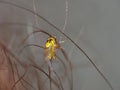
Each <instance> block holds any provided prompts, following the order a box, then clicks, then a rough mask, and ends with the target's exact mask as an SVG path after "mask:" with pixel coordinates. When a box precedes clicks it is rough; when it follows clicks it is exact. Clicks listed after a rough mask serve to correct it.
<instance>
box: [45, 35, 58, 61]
mask: <svg viewBox="0 0 120 90" xmlns="http://www.w3.org/2000/svg"><path fill="white" fill-rule="evenodd" d="M57 46H58V44H57V41H56V39H55V38H54V37H49V38H48V39H47V42H46V43H45V48H46V50H45V51H46V52H45V55H46V59H47V60H52V59H56V48H57Z"/></svg>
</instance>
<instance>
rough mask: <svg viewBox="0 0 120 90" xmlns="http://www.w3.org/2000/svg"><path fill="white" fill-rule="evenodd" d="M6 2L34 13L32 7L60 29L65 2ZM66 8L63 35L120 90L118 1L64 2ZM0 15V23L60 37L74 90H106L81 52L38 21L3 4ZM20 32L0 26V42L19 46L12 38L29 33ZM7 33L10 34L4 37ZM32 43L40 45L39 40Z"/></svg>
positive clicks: (17, 0)
mask: <svg viewBox="0 0 120 90" xmlns="http://www.w3.org/2000/svg"><path fill="white" fill-rule="evenodd" d="M4 1H5V0H4ZM6 1H9V2H13V3H15V4H18V5H21V6H23V7H25V8H29V9H31V10H35V9H34V4H35V8H36V12H37V13H39V14H40V15H41V16H43V17H44V18H46V19H47V20H49V21H50V22H52V23H53V24H55V25H56V26H57V27H58V28H60V29H62V28H63V26H64V21H65V14H66V12H65V7H66V4H65V2H66V1H65V0H34V4H33V0H6ZM68 7H69V8H68V20H67V25H66V29H65V30H64V32H65V34H67V35H68V36H69V37H70V38H72V39H73V40H74V41H75V42H76V43H77V44H78V45H79V46H80V47H81V48H83V49H84V50H85V52H86V53H87V54H88V56H90V58H91V59H92V60H93V61H94V62H95V64H96V65H97V66H98V68H99V69H100V70H101V72H103V73H104V75H105V76H106V77H107V79H108V80H109V81H110V83H111V84H112V86H113V88H114V90H120V48H119V46H120V18H119V17H120V0H68ZM0 13H1V14H0V23H3V22H24V23H27V24H33V25H36V26H38V27H40V28H42V29H44V30H46V31H48V32H50V33H51V34H53V35H56V37H57V38H58V39H60V37H62V39H63V40H64V41H65V43H63V44H62V46H63V47H64V49H65V51H66V52H67V54H68V56H69V58H70V60H71V62H72V63H73V65H74V69H73V70H74V71H73V72H74V90H110V88H109V86H108V85H107V83H106V82H105V81H104V80H103V78H102V77H101V76H100V75H99V73H98V72H97V71H96V70H95V68H94V67H93V66H92V64H91V63H90V62H89V61H88V59H87V58H86V57H85V56H84V55H83V54H82V52H81V51H79V50H78V49H77V48H76V47H75V46H74V45H73V44H72V43H71V42H70V41H69V40H68V39H67V38H65V37H64V36H63V35H61V34H60V33H58V32H57V31H55V30H54V28H53V27H51V26H50V25H48V24H47V23H46V22H44V21H43V20H41V19H40V18H39V17H36V16H35V15H33V14H31V13H29V12H26V11H24V10H21V9H19V8H16V7H13V6H10V5H6V4H3V3H0ZM1 27H3V26H1ZM14 28H15V27H14ZM25 29H26V30H25ZM10 30H11V31H10ZM20 30H21V31H20ZM24 30H25V31H24ZM24 30H23V28H19V29H18V30H13V29H12V27H11V29H8V27H7V26H4V29H0V37H1V39H2V40H7V41H6V43H7V44H9V47H10V48H12V47H13V46H15V45H16V42H17V43H18V42H19V41H18V40H16V39H15V38H17V37H19V38H22V37H21V35H23V36H24V34H22V31H24V32H26V33H27V32H28V33H29V32H30V31H32V30H33V29H31V28H28V27H26V28H24ZM8 31H9V32H11V33H9V35H7V37H5V34H7V33H8ZM18 32H21V34H20V33H18ZM3 33H4V35H3ZM6 38H7V39H6ZM35 40H36V41H38V43H40V41H39V38H36V39H35ZM42 40H43V39H42ZM36 41H35V42H36Z"/></svg>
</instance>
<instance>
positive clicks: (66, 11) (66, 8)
mask: <svg viewBox="0 0 120 90" xmlns="http://www.w3.org/2000/svg"><path fill="white" fill-rule="evenodd" d="M65 6H66V7H65V21H64V26H63V29H62V30H63V32H64V30H65V29H66V26H67V22H68V9H69V8H68V0H66V2H65Z"/></svg>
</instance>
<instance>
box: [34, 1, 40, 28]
mask: <svg viewBox="0 0 120 90" xmlns="http://www.w3.org/2000/svg"><path fill="white" fill-rule="evenodd" d="M33 10H34V12H35V13H36V12H37V8H36V5H35V0H33ZM34 16H35V23H36V26H37V27H38V26H39V24H38V20H37V15H34Z"/></svg>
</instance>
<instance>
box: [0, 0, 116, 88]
mask: <svg viewBox="0 0 120 90" xmlns="http://www.w3.org/2000/svg"><path fill="white" fill-rule="evenodd" d="M0 3H4V4H8V5H12V6H15V7H17V8H21V9H23V10H25V11H28V12H30V13H32V14H34V15H36V16H38V17H39V18H41V19H42V20H44V21H45V22H46V23H47V24H49V25H50V26H52V27H53V28H55V30H56V31H58V32H60V33H61V34H63V35H64V36H65V37H66V38H67V39H69V40H70V41H71V42H72V43H73V44H74V45H75V46H76V47H77V48H78V49H79V50H80V51H81V52H82V53H83V54H84V55H85V56H86V57H87V59H88V60H89V61H90V63H91V64H92V65H93V66H94V68H95V69H96V70H97V71H98V73H99V74H100V75H101V77H102V78H103V79H104V80H105V81H106V83H107V84H108V85H109V87H110V88H111V90H114V89H113V87H112V85H111V83H110V82H109V80H108V79H107V78H106V77H105V76H104V74H103V73H102V72H101V71H100V69H99V68H98V67H97V66H96V64H95V63H94V62H93V61H92V59H91V58H90V57H89V56H88V55H87V54H86V52H85V51H84V50H83V49H82V48H81V47H80V46H79V45H77V43H76V42H74V41H73V40H72V39H71V38H70V37H69V36H68V35H66V34H65V33H64V32H63V31H61V29H59V28H58V27H57V26H56V25H54V24H53V23H51V22H50V21H48V20H47V19H46V18H44V17H43V16H41V15H39V14H38V13H36V12H34V11H32V10H30V9H28V8H25V7H22V6H19V5H17V4H14V3H11V2H8V1H2V0H1V1H0Z"/></svg>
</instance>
